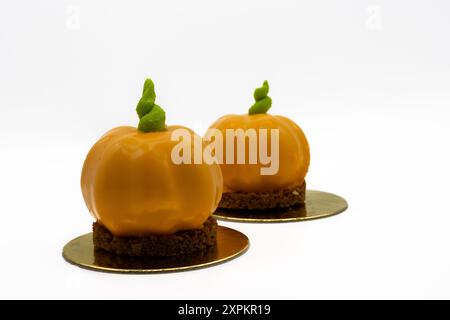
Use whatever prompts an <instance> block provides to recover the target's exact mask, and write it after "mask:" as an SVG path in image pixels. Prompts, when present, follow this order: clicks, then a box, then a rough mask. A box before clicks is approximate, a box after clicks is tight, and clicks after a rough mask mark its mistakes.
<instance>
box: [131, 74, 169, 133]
mask: <svg viewBox="0 0 450 320" xmlns="http://www.w3.org/2000/svg"><path fill="white" fill-rule="evenodd" d="M155 99H156V94H155V85H154V84H153V81H152V80H151V79H146V80H145V83H144V90H143V92H142V98H141V100H139V103H138V105H137V107H136V112H137V114H138V116H139V119H140V120H139V125H138V130H139V131H143V132H154V131H165V130H166V113H165V112H164V110H163V109H162V108H161V107H160V106H158V105H157V104H155Z"/></svg>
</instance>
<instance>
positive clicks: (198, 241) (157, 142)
mask: <svg viewBox="0 0 450 320" xmlns="http://www.w3.org/2000/svg"><path fill="white" fill-rule="evenodd" d="M155 98H156V95H155V91H154V85H153V82H152V81H151V80H150V79H147V80H146V81H145V85H144V91H143V95H142V98H141V99H140V101H139V103H138V106H137V108H136V110H137V113H138V115H139V118H140V122H139V126H138V128H134V127H128V126H126V127H118V128H115V129H112V130H110V131H109V132H107V133H106V134H105V135H103V136H102V137H101V138H100V140H99V141H98V142H97V143H95V144H94V146H93V147H92V148H91V150H90V151H89V153H88V155H87V157H86V160H85V162H84V166H83V170H82V175H81V189H82V193H83V197H84V200H85V202H86V205H87V207H88V209H89V211H90V212H91V214H92V216H93V217H94V218H95V220H96V222H95V223H94V225H93V239H94V245H95V247H96V248H100V249H103V250H106V251H108V252H110V253H113V254H123V255H130V256H143V257H151V256H177V255H186V254H190V253H193V252H196V251H199V250H205V249H207V248H209V247H211V246H214V245H215V241H216V228H217V223H216V221H215V220H214V219H213V218H212V217H211V214H212V213H213V212H214V211H215V209H216V208H217V206H218V203H219V201H220V198H221V195H222V185H223V181H222V174H221V171H220V168H219V166H218V165H217V164H206V163H202V164H196V165H189V164H179V165H177V164H174V163H173V161H171V150H172V148H173V147H174V146H175V145H176V143H177V142H176V141H172V140H171V133H172V132H173V131H174V130H176V129H177V128H183V127H181V126H166V124H165V112H164V111H163V109H162V108H161V107H159V106H158V105H156V104H155ZM184 129H186V130H189V129H187V128H184ZM189 132H190V134H191V135H192V137H193V138H197V139H199V138H200V137H198V136H197V135H196V134H195V133H194V132H193V131H192V130H189ZM196 147H198V146H195V145H194V144H192V152H193V151H194V148H196ZM200 148H201V146H200Z"/></svg>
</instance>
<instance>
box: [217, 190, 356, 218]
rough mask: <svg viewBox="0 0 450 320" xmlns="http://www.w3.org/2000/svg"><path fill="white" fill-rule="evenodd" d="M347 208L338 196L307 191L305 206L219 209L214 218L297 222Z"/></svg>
mask: <svg viewBox="0 0 450 320" xmlns="http://www.w3.org/2000/svg"><path fill="white" fill-rule="evenodd" d="M347 208H348V204H347V201H346V200H345V199H344V198H342V197H340V196H338V195H335V194H332V193H328V192H323V191H316V190H306V201H305V204H304V205H298V206H295V207H292V208H276V209H265V210H245V209H244V210H242V209H241V210H238V209H222V208H218V209H217V210H216V212H214V214H213V216H214V217H215V218H217V219H220V220H224V221H233V222H257V223H274V222H296V221H306V220H313V219H320V218H326V217H330V216H334V215H336V214H339V213H341V212H343V211H345V210H346V209H347Z"/></svg>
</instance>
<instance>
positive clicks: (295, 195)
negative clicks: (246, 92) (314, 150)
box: [208, 81, 310, 209]
mask: <svg viewBox="0 0 450 320" xmlns="http://www.w3.org/2000/svg"><path fill="white" fill-rule="evenodd" d="M268 92H269V85H268V83H267V81H265V82H264V84H263V85H262V87H260V88H257V89H256V90H255V92H254V98H255V103H254V105H253V106H252V107H251V108H250V109H249V112H248V114H243V115H226V116H223V117H221V118H220V119H218V120H217V121H216V122H215V123H214V124H213V125H212V126H211V127H210V130H209V131H208V132H210V131H211V130H219V131H220V132H221V133H222V136H224V137H226V138H227V143H226V144H227V146H225V144H224V146H223V155H224V156H223V159H220V160H221V161H218V162H219V163H220V167H221V169H222V175H223V183H224V187H223V195H222V200H221V202H220V204H219V207H221V208H225V209H270V208H286V207H292V206H295V205H299V204H303V203H304V201H305V192H306V183H305V176H306V173H307V172H308V167H309V162H310V152H309V145H308V141H307V139H306V137H305V134H304V133H303V131H302V129H301V128H300V127H299V126H298V125H297V124H296V123H295V122H294V121H292V120H290V119H288V118H286V117H283V116H276V115H271V114H268V113H267V111H268V110H269V108H270V107H271V105H272V100H271V98H270V97H269V96H267V94H268ZM239 131H240V133H241V137H242V135H243V136H244V138H243V139H244V140H241V142H242V141H244V144H245V146H243V147H239V145H238V142H239V141H238V136H239V134H238V133H239ZM230 132H231V133H233V132H234V136H233V139H235V142H237V143H235V144H234V146H233V147H231V149H230V148H229V147H228V143H229V141H228V139H229V138H230V137H231V135H230ZM264 132H265V134H264V135H262V133H264ZM227 133H228V134H227ZM252 140H253V142H255V144H254V146H257V149H255V150H252V148H251V141H252ZM265 146H267V147H265ZM244 148H245V155H246V156H245V159H246V161H245V163H242V161H239V160H238V159H237V158H238V153H239V149H240V150H241V151H242V150H244ZM264 151H266V153H267V155H269V154H270V157H271V158H272V160H273V162H274V163H275V164H274V163H271V164H270V165H269V164H268V161H267V155H266V156H265V157H261V155H264ZM230 152H231V153H232V155H231V157H230V156H229V155H230ZM252 152H253V157H252ZM255 152H256V156H255V155H254V153H255ZM252 158H253V162H252V161H251V159H252ZM233 160H234V161H233ZM269 166H271V167H272V168H269Z"/></svg>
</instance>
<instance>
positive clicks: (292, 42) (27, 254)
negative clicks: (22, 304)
mask: <svg viewBox="0 0 450 320" xmlns="http://www.w3.org/2000/svg"><path fill="white" fill-rule="evenodd" d="M449 14H450V4H449V2H448V1H445V0H441V1H439V0H433V1H425V0H414V1H413V0H403V1H400V0H389V1H388V0H386V1H382V0H371V1H366V0H358V1H356V0H355V1H350V0H341V1H333V0H329V1H324V0H322V1H302V2H300V1H261V0H259V1H242V0H239V1H221V2H219V1H207V0H205V1H197V0H190V1H149V0H142V1H109V0H108V1H106V0H104V1H81V0H72V1H61V0H42V1H31V0H30V1H20V0H19V1H16V0H15V1H7V0H2V1H1V2H0V155H1V157H0V192H1V198H0V215H1V220H0V228H1V230H0V252H1V255H0V298H87V299H89V298H148V299H172V298H180V299H187V298H192V299H206V298H208V299H216V298H234V299H241V298H251V299H258V298H275V299H278V298H289V299H290V298H450V254H449V244H450V232H449V228H450V210H449V205H448V204H449V191H448V188H449V179H450V173H449V161H450V152H449V143H448V139H449V136H450V128H449V120H450V90H449V89H450V44H449V40H450V19H449V18H448V17H449ZM146 77H151V78H153V80H154V81H155V83H156V90H157V96H158V97H157V102H158V104H159V105H161V106H162V107H163V108H165V110H166V112H167V118H168V123H169V124H183V125H186V126H189V127H192V128H194V129H195V130H197V131H198V132H199V133H203V132H204V130H205V129H206V128H207V127H208V125H209V124H210V123H212V122H213V121H214V120H215V119H216V118H218V117H219V116H221V115H223V114H227V113H245V112H246V110H247V109H248V107H249V106H250V105H251V104H252V99H253V98H252V93H253V89H254V88H255V87H256V86H258V85H260V84H261V82H262V81H263V80H264V79H268V80H269V83H270V85H271V91H270V96H271V97H272V98H273V101H274V103H273V107H272V110H271V112H272V113H274V114H283V115H286V116H289V117H290V118H292V119H294V120H295V121H297V122H298V123H299V124H300V126H301V127H302V128H303V129H304V131H305V133H306V134H307V136H308V138H309V142H310V145H311V151H312V164H311V168H310V172H309V174H308V177H307V182H308V186H309V187H310V188H312V189H320V190H324V191H330V192H334V193H337V194H339V195H341V196H343V197H345V198H346V199H347V200H348V201H349V204H350V208H349V210H347V211H346V212H345V213H344V214H342V215H339V216H336V217H333V218H329V219H323V220H317V221H313V222H306V223H291V224H272V225H260V224H258V225H255V224H231V223H223V224H224V225H227V226H232V227H233V228H236V229H238V230H241V231H243V232H245V233H246V234H247V235H248V236H249V237H250V238H251V248H250V250H249V251H248V252H247V253H246V254H245V255H244V256H242V257H241V258H239V259H236V260H233V261H232V262H230V263H226V264H223V265H220V266H217V267H213V268H209V269H203V270H198V271H192V272H185V273H178V274H164V275H145V276H125V275H114V274H104V273H97V272H92V271H86V270H82V269H79V268H77V267H75V266H72V265H70V264H68V263H66V262H65V261H64V260H63V259H62V257H61V250H62V247H63V245H64V244H65V243H66V242H67V241H69V240H71V239H72V238H74V237H76V236H78V235H80V234H83V233H86V232H88V231H89V230H90V227H91V222H92V218H91V216H90V215H89V213H88V211H87V209H86V208H85V205H84V202H83V199H82V196H81V191H80V186H79V178H80V171H81V167H82V164H83V160H84V157H85V155H86V153H87V152H88V150H89V149H90V147H91V145H92V144H93V143H94V142H95V141H96V140H97V139H98V138H99V137H100V135H101V134H103V133H104V132H105V131H107V130H109V129H110V128H112V127H115V126H119V125H137V116H136V114H135V111H134V109H135V106H136V103H137V101H138V99H139V97H140V94H141V90H142V85H143V81H144V79H145V78H146Z"/></svg>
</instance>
